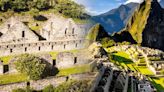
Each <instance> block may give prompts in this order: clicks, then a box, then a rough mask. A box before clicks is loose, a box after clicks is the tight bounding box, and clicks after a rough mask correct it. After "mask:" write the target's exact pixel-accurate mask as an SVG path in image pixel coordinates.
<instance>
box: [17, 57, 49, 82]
mask: <svg viewBox="0 0 164 92" xmlns="http://www.w3.org/2000/svg"><path fill="white" fill-rule="evenodd" d="M15 65H16V69H17V70H18V71H19V72H20V73H23V74H25V75H27V76H28V78H29V79H32V80H37V79H40V78H41V77H42V74H43V72H44V70H45V67H46V65H45V64H44V63H43V62H42V61H41V59H39V58H38V57H36V56H33V55H30V54H22V55H21V56H20V57H19V58H18V60H17V61H16V62H15Z"/></svg>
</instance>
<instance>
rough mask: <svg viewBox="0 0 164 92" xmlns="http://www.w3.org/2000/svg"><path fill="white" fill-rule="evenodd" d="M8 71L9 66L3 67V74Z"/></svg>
mask: <svg viewBox="0 0 164 92" xmlns="http://www.w3.org/2000/svg"><path fill="white" fill-rule="evenodd" d="M8 71H9V65H4V66H3V73H6V72H8Z"/></svg>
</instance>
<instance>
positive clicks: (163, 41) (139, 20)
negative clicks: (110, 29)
mask: <svg viewBox="0 0 164 92" xmlns="http://www.w3.org/2000/svg"><path fill="white" fill-rule="evenodd" d="M127 32H128V33H130V34H131V36H132V38H128V39H126V40H128V41H129V40H132V39H134V40H135V41H136V42H137V43H138V44H141V45H142V46H147V47H151V48H156V49H161V50H164V48H163V47H164V9H162V7H161V6H160V4H159V3H158V1H157V0H146V1H144V2H143V3H142V4H140V6H139V7H138V8H137V9H136V11H135V12H134V14H133V16H132V17H131V18H130V19H129V22H128V23H127V26H126V27H125V29H123V30H122V32H121V33H120V34H121V35H124V34H125V33H127ZM114 37H115V39H117V36H116V35H114ZM121 38H122V39H124V37H121Z"/></svg>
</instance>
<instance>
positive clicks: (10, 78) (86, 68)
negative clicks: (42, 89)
mask: <svg viewBox="0 0 164 92" xmlns="http://www.w3.org/2000/svg"><path fill="white" fill-rule="evenodd" d="M90 71H91V68H90V65H82V66H75V67H71V68H66V69H59V73H58V74H57V75H56V76H67V75H70V74H77V73H85V72H90ZM23 81H27V76H26V75H23V74H5V75H0V84H9V83H16V82H23Z"/></svg>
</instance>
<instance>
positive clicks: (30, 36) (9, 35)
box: [0, 17, 39, 43]
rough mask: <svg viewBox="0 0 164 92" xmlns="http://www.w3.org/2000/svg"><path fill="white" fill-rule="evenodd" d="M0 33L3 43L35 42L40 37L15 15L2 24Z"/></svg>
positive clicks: (0, 40) (0, 39)
mask: <svg viewBox="0 0 164 92" xmlns="http://www.w3.org/2000/svg"><path fill="white" fill-rule="evenodd" d="M0 33H1V35H0V42H1V43H12V42H15V43H16V42H33V41H38V40H39V37H38V36H37V35H36V34H35V33H34V32H32V31H31V30H30V29H29V28H28V27H27V26H26V25H25V24H24V23H22V22H20V21H18V20H17V19H16V18H15V17H11V18H9V19H8V20H7V21H6V22H5V23H3V24H2V25H1V26H0Z"/></svg>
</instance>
